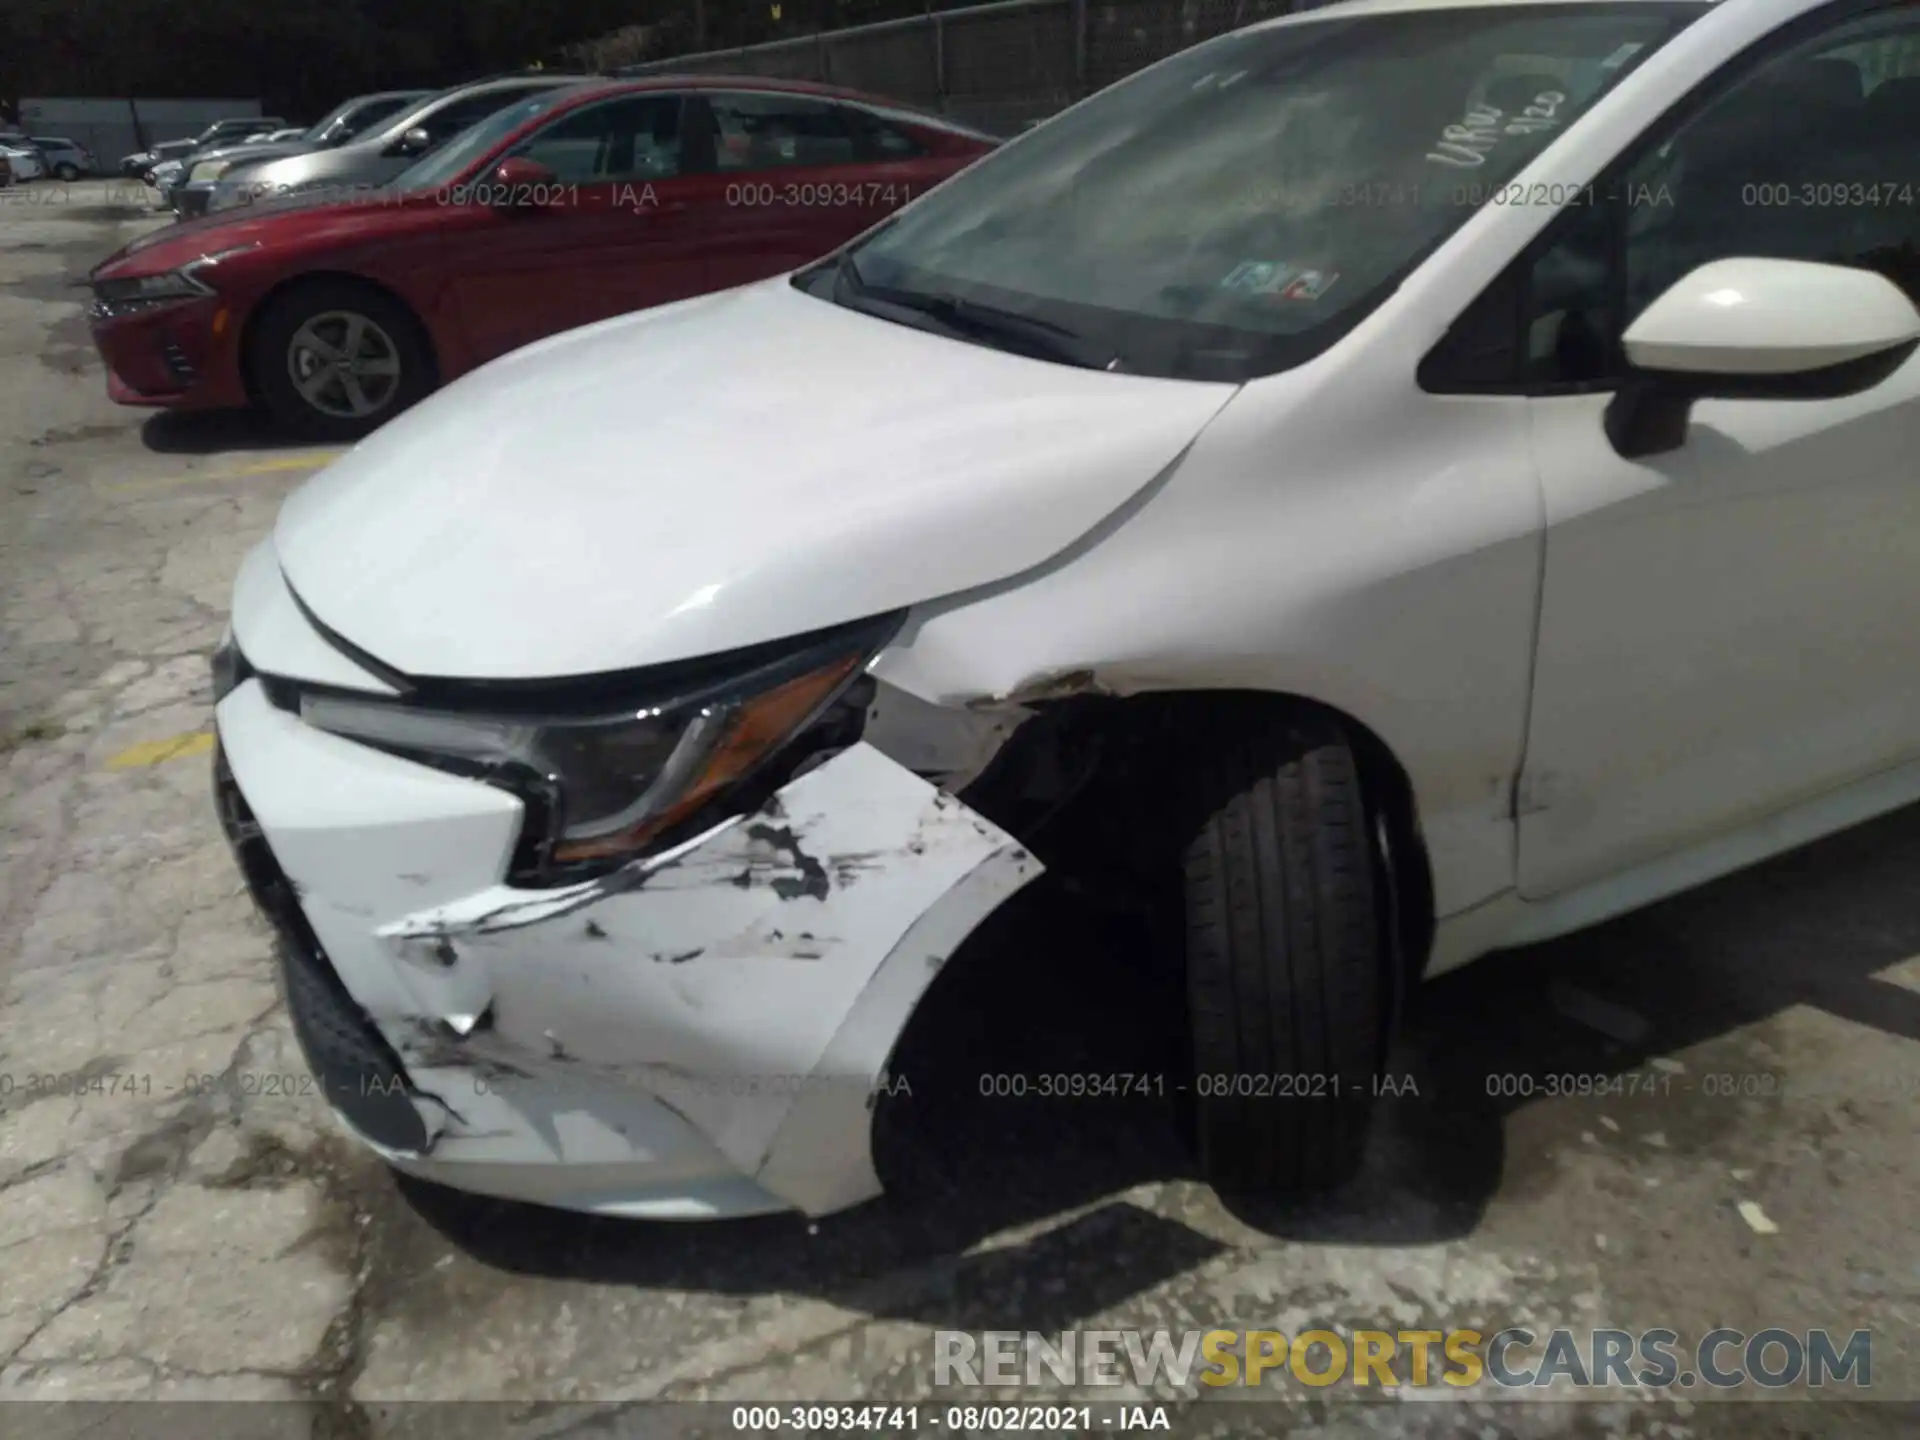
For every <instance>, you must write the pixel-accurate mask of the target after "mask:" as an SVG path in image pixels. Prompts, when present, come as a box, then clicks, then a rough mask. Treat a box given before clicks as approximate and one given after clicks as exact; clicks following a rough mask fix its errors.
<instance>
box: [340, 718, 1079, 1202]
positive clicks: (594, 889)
mask: <svg viewBox="0 0 1920 1440" xmlns="http://www.w3.org/2000/svg"><path fill="white" fill-rule="evenodd" d="M1040 870H1041V866H1040V864H1039V862H1038V861H1037V860H1035V859H1034V858H1033V857H1032V856H1031V855H1030V854H1028V853H1027V851H1026V850H1024V849H1023V848H1022V847H1021V846H1020V845H1019V844H1017V843H1016V842H1015V841H1014V840H1013V839H1012V837H1010V836H1009V835H1007V834H1006V833H1005V832H1003V831H1001V830H999V829H998V828H996V827H995V826H993V825H992V824H990V823H989V822H987V821H986V820H985V819H983V818H982V817H980V816H979V815H976V814H975V813H973V812H972V811H971V810H969V809H968V808H967V807H966V806H964V805H963V804H961V803H960V802H959V801H958V800H955V799H954V798H953V797H952V796H950V795H948V794H945V793H944V792H942V791H939V790H936V789H935V788H934V787H933V786H931V785H929V784H927V783H926V782H925V781H923V780H921V779H919V778H917V777H915V776H914V775H912V774H910V773H909V772H908V771H906V770H904V769H902V768H901V767H900V766H899V765H897V764H895V763H894V762H893V761H892V760H889V759H888V758H887V757H885V756H884V755H882V754H881V753H880V752H879V751H877V750H875V749H873V748H872V747H871V746H868V745H864V744H863V745H857V746H855V747H853V748H852V749H850V750H847V751H845V752H843V753H841V754H840V755H838V756H836V757H835V758H833V759H832V760H830V761H828V762H827V763H826V764H824V765H821V766H819V767H818V768H816V769H814V770H812V771H810V772H808V773H807V774H805V775H803V776H801V777H800V778H799V779H797V780H795V781H793V782H792V783H790V784H789V785H787V786H786V787H785V788H784V789H782V790H781V791H780V792H779V793H778V794H777V795H776V796H775V797H774V798H773V799H772V800H771V801H769V802H768V804H767V806H766V807H765V808H764V809H763V810H761V811H759V812H758V813H755V814H752V815H747V816H742V817H739V818H737V819H734V820H731V821H728V822H727V823H725V824H723V825H721V826H719V827H718V828H717V829H714V830H712V831H709V832H708V833H706V834H704V835H702V836H700V837H698V838H697V839H694V840H692V841H689V842H687V843H686V844H683V845H681V846H680V847H678V848H677V849H675V850H672V851H670V852H667V853H664V854H661V855H658V856H655V857H652V858H649V859H647V860H644V861H640V862H637V863H635V864H633V865H630V866H628V867H626V868H624V869H622V870H619V871H617V872H615V873H613V874H611V875H609V876H607V877H605V878H603V879H600V880H595V881H592V882H590V883H587V884H582V885H577V886H574V887H571V888H569V889H563V890H555V891H526V890H514V889H509V888H506V887H504V886H501V887H495V888H492V889H489V890H485V891H481V892H479V893H476V894H473V895H470V896H468V897H466V898H463V899H461V900H458V901H455V902H453V903H450V904H444V905H439V906H436V907H433V908H431V909H426V910H422V911H418V912H415V913H413V914H409V915H407V916H405V917H403V918H401V919H399V920H396V921H393V922H391V923H388V924H385V925H383V926H381V927H379V929H378V931H377V934H378V936H379V939H380V941H381V942H382V944H383V945H384V946H385V947H386V949H387V952H388V953H389V954H390V956H391V957H392V961H393V965H394V967H395V969H396V971H397V973H398V975H399V977H400V979H401V982H402V984H404V986H405V987H406V989H407V991H408V992H409V993H410V994H412V995H413V996H414V997H415V998H416V999H417V1001H418V1004H419V1011H420V1019H419V1020H418V1021H415V1022H409V1021H407V1020H405V1019H399V1020H396V1019H392V1018H387V1019H384V1020H383V1021H382V1029H383V1030H384V1031H385V1033H386V1034H387V1037H388V1039H389V1041H390V1042H391V1043H392V1044H393V1045H394V1047H395V1049H396V1050H397V1051H398V1052H399V1054H400V1056H401V1058H402V1060H403V1061H404V1062H405V1064H406V1066H407V1070H408V1073H409V1075H410V1076H411V1078H412V1080H413V1082H414V1083H415V1085H416V1086H417V1087H418V1088H419V1089H420V1090H421V1091H422V1092H423V1093H424V1094H425V1095H429V1096H433V1097H437V1101H438V1105H439V1106H440V1108H442V1109H443V1110H444V1112H445V1113H444V1114H443V1115H441V1116H438V1117H436V1118H437V1119H438V1122H439V1123H438V1125H437V1126H436V1128H437V1129H438V1131H439V1138H438V1139H437V1141H436V1144H435V1147H434V1152H435V1154H436V1155H437V1156H438V1155H450V1154H452V1153H454V1152H456V1151H457V1150H458V1148H459V1146H458V1141H459V1139H460V1138H461V1137H462V1136H473V1137H480V1136H485V1135H488V1134H490V1133H491V1134H493V1135H496V1136H497V1135H499V1134H500V1133H501V1132H502V1131H506V1132H509V1133H511V1132H512V1131H514V1130H516V1129H518V1128H519V1127H520V1126H521V1125H523V1124H525V1123H526V1122H527V1120H528V1119H529V1118H530V1117H532V1116H533V1115H534V1114H535V1109H534V1108H533V1107H530V1106H527V1105H519V1106H516V1098H515V1097H516V1092H517V1093H518V1094H520V1095H522V1096H529V1097H530V1096H535V1095H541V1094H544V1095H545V1096H546V1097H548V1099H549V1100H551V1099H552V1098H553V1097H562V1104H561V1107H560V1109H561V1112H563V1113H564V1112H578V1111H585V1112H588V1116H591V1115H592V1114H593V1112H595V1111H596V1110H601V1109H604V1110H605V1111H606V1113H607V1115H608V1116H609V1117H612V1118H615V1119H616V1120H617V1112H619V1111H620V1110H621V1109H622V1108H624V1104H625V1103H627V1102H630V1101H631V1100H632V1099H635V1098H638V1097H640V1096H644V1097H647V1098H650V1099H651V1100H653V1101H654V1102H657V1103H658V1104H659V1105H661V1106H664V1107H666V1108H667V1109H668V1110H669V1111H671V1112H672V1114H674V1115H675V1116H677V1117H678V1118H679V1119H681V1120H682V1121H684V1122H685V1123H686V1124H687V1125H689V1126H691V1127H692V1128H693V1129H695V1130H697V1131H699V1132H700V1133H701V1134H702V1135H704V1136H705V1137H706V1138H707V1139H708V1140H709V1141H711V1143H712V1144H713V1145H714V1146H715V1147H717V1149H718V1150H719V1151H720V1152H721V1153H722V1154H723V1155H724V1156H725V1157H726V1159H727V1160H728V1161H729V1162H730V1164H731V1165H732V1166H733V1167H734V1168H735V1169H736V1170H737V1171H738V1172H739V1173H740V1175H742V1176H744V1177H747V1178H750V1179H751V1180H753V1181H754V1183H756V1184H757V1185H759V1186H760V1187H761V1188H763V1189H764V1190H766V1191H767V1192H768V1193H770V1194H771V1195H773V1196H775V1197H777V1198H779V1199H780V1200H782V1201H785V1202H786V1203H787V1204H790V1205H792V1206H795V1207H797V1208H798V1209H800V1210H803V1211H805V1212H807V1213H809V1214H823V1213H826V1212H828V1211H832V1210H836V1209H840V1208H842V1207H844V1206H847V1205H850V1204H853V1203H855V1202H857V1201H859V1200H862V1199H865V1198H867V1197H869V1196H871V1195H873V1194H876V1193H878V1190H879V1182H878V1179H877V1177H876V1176H875V1173H874V1170H873V1164H872V1159H871V1155H870V1150H869V1131H870V1128H871V1109H872V1105H873V1101H874V1098H875V1096H876V1094H877V1093H878V1090H879V1087H880V1086H881V1085H882V1084H883V1083H885V1079H886V1067H887V1062H888V1058H889V1056H890V1055H891V1053H892V1050H893V1047H894V1044H895V1042H896V1041H897V1039H898V1038H899V1035H900V1033H901V1031H902V1030H903V1028H904V1027H905V1025H906V1022H907V1019H908V1017H909V1016H910V1015H911V1013H912V1012H913V1009H914V1007H915V1005H916V1004H917V1003H918V1001H919V999H920V996H921V994H922V993H923V992H924V991H925V989H926V987H927V985H928V984H929V983H930V982H931V981H932V979H933V976H934V975H935V974H936V973H937V972H938V971H939V969H940V967H941V965H942V964H944V963H945V961H946V960H947V958H948V957H949V956H950V955H951V954H952V953H953V951H954V950H955V948H956V947H957V946H958V945H959V944H960V942H961V941H962V940H963V939H964V938H965V937H966V936H967V934H968V933H969V932H971V931H972V930H973V928H974V927H975V926H976V925H977V924H978V923H979V922H980V921H981V920H982V919H983V918H984V917H985V916H986V915H987V914H989V913H991V912H992V911H993V910H994V909H995V908H997V907H998V906H999V905H1000V904H1001V903H1002V902H1004V901H1005V900H1006V899H1007V898H1008V897H1009V896H1010V895H1012V894H1013V893H1014V892H1015V891H1017V890H1018V889H1020V888H1021V887H1022V886H1023V885H1025V884H1026V883H1027V882H1028V881H1029V880H1031V879H1032V878H1034V877H1035V876H1036V875H1038V874H1039V873H1040ZM582 1118H586V1117H581V1116H578V1115H575V1116H574V1123H576V1124H577V1123H578V1122H579V1120H580V1119H582ZM546 1123H547V1124H548V1125H549V1126H550V1127H552V1128H553V1129H554V1131H555V1133H552V1134H550V1135H549V1136H548V1137H547V1139H548V1143H549V1144H552V1145H553V1146H554V1148H555V1149H556V1150H563V1149H564V1137H563V1136H561V1135H560V1134H559V1133H557V1130H558V1123H559V1121H558V1118H557V1116H553V1117H549V1119H548V1120H547V1122H546Z"/></svg>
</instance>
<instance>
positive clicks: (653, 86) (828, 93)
mask: <svg viewBox="0 0 1920 1440" xmlns="http://www.w3.org/2000/svg"><path fill="white" fill-rule="evenodd" d="M648 90H699V91H706V90H758V91H761V92H763V93H772V94H782V95H805V96H809V97H811V98H813V99H817V100H840V101H845V102H848V103H850V104H854V105H865V106H868V107H869V108H872V109H875V110H886V111H889V112H891V113H892V114H895V115H900V116H911V117H915V118H918V119H921V120H924V121H926V122H927V123H928V124H933V125H944V126H948V127H950V128H952V129H956V130H967V131H971V129H972V127H970V126H967V125H965V124H962V123H961V122H960V121H958V120H954V119H951V118H949V117H948V116H945V115H942V114H940V113H939V112H938V111H934V110H928V109H925V108H923V107H922V106H919V105H916V104H914V103H913V102H911V101H908V100H895V99H892V98H890V97H888V96H885V95H875V94H872V93H871V92H869V91H865V90H852V89H849V88H847V87H846V86H844V85H824V84H821V83H820V82H818V81H815V80H784V79H775V78H773V77H772V76H768V75H715V74H712V73H709V72H706V71H700V72H698V73H695V72H691V71H682V72H677V73H675V72H662V73H658V74H647V75H618V74H616V75H614V76H610V77H602V78H599V79H595V80H592V81H590V82H589V83H588V84H586V85H583V86H582V87H581V92H582V93H581V94H580V96H579V97H578V100H577V101H576V102H575V103H585V102H586V101H587V100H589V99H592V98H594V97H596V96H601V95H623V94H629V93H636V92H644V91H648Z"/></svg>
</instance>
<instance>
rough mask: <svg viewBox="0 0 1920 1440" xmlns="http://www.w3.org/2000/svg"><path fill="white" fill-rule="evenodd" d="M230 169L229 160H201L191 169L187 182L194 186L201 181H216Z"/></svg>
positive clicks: (231, 166) (231, 164)
mask: <svg viewBox="0 0 1920 1440" xmlns="http://www.w3.org/2000/svg"><path fill="white" fill-rule="evenodd" d="M232 168H233V161H231V160H202V161H201V162H200V163H199V164H198V165H195V166H194V167H193V172H192V173H191V174H190V175H188V176H187V180H188V181H189V183H194V184H197V183H198V182H200V181H202V180H218V179H219V178H220V177H221V176H222V175H224V174H226V173H227V171H229V170H231V169H232Z"/></svg>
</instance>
